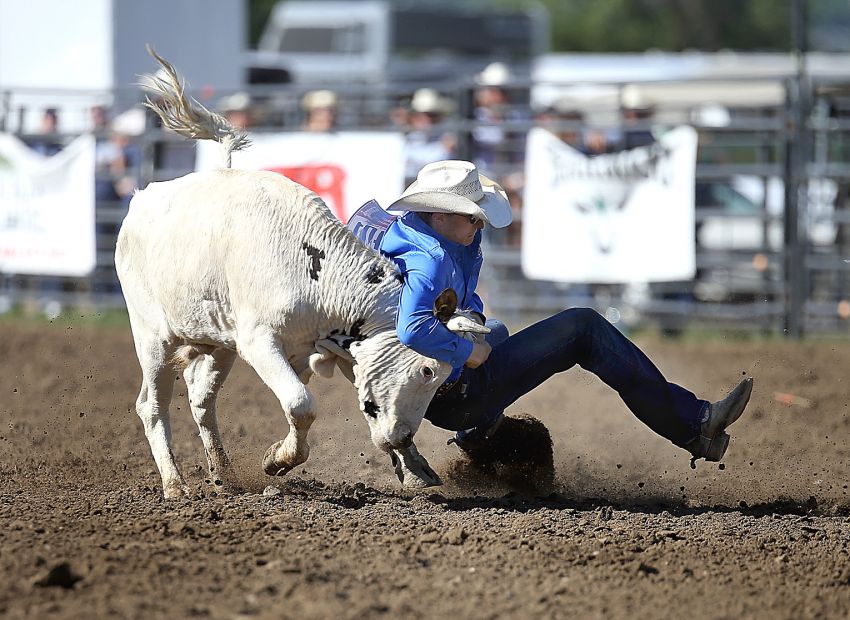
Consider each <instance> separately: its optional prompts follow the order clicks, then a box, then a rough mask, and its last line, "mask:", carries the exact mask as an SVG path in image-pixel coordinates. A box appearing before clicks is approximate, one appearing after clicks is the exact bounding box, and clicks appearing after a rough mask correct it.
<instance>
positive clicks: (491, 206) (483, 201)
mask: <svg viewBox="0 0 850 620" xmlns="http://www.w3.org/2000/svg"><path fill="white" fill-rule="evenodd" d="M387 211H421V212H425V213H454V214H458V215H472V216H474V217H477V218H480V219H482V220H484V221H485V222H487V223H489V224H490V226H493V227H494V228H504V227H505V226H507V225H508V224H510V223H511V220H512V218H513V216H512V213H511V205H510V202H508V196H507V194H505V190H503V189H502V188H501V187H500V186H499V185H498V184H497V183H496V182H495V181H491V180H490V179H488V178H487V177H485V176H484V175H483V174H480V173H479V172H478V169H477V168H476V167H475V164H473V163H471V162H468V161H458V160H446V161H438V162H434V163H433V164H428V165H427V166H424V167H423V168H422V170H420V171H419V174H418V175H416V180H415V181H414V182H413V183H411V184H410V187H408V188H407V189H406V190H404V193H403V194H402V195H401V198H399V199H398V200H396V201H395V202H394V203H392V204H391V205H390V206H389V207H387Z"/></svg>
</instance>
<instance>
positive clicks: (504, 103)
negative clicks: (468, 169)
mask: <svg viewBox="0 0 850 620" xmlns="http://www.w3.org/2000/svg"><path fill="white" fill-rule="evenodd" d="M513 79H514V76H513V73H512V72H511V70H510V69H509V68H508V67H507V65H505V64H503V63H500V62H494V63H491V64H490V65H488V66H487V67H486V68H485V69H484V70H483V71H482V72H481V73H479V74H478V75H477V76H476V81H477V82H478V88H476V90H475V95H474V96H475V101H474V111H473V116H474V118H475V120H476V121H477V126H476V127H475V129H473V131H472V157H473V159H474V160H475V162H476V164H477V165H478V167H479V168H481V169H482V170H483V171H485V172H488V171H489V172H491V173H492V172H493V166H494V165H498V164H506V163H517V162H519V161H521V159H522V157H523V155H524V147H523V145H522V144H519V143H517V144H511V140H512V139H519V138H518V136H519V134H518V133H515V132H510V131H509V130H507V129H505V127H504V123H505V122H506V121H508V122H510V121H520V120H525V119H526V118H527V117H526V116H525V115H524V114H523V113H521V112H519V111H518V110H517V109H515V108H514V107H513V106H512V105H511V101H510V97H509V96H508V84H509V83H510V82H511V81H512V80H513Z"/></svg>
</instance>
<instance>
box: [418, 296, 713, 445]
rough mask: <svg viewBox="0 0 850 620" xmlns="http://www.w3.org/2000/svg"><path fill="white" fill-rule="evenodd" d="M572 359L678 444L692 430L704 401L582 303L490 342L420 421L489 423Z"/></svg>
mask: <svg viewBox="0 0 850 620" xmlns="http://www.w3.org/2000/svg"><path fill="white" fill-rule="evenodd" d="M504 333H506V330H505V332H504ZM576 364H578V365H579V366H581V367H582V368H584V369H585V370H588V371H590V372H592V373H593V374H595V375H596V376H597V377H599V378H600V379H602V381H604V382H605V383H606V384H607V385H608V386H610V387H612V388H613V389H614V390H616V391H617V393H618V394H619V395H620V398H622V399H623V402H624V403H625V404H626V406H627V407H628V408H629V409H630V410H631V411H632V413H634V414H635V415H636V416H637V417H638V419H640V420H641V421H642V422H643V423H644V424H646V425H647V426H648V427H649V428H651V429H652V430H653V431H655V432H656V433H658V434H659V435H661V436H662V437H666V438H667V439H669V440H670V441H672V442H673V443H674V444H676V445H677V446H680V447H684V446H685V444H687V443H688V442H689V441H691V440H692V439H694V438H695V437H696V436H697V435H698V434H699V428H700V424H701V423H702V421H703V417H704V414H705V413H706V411H707V409H706V408H707V407H708V402H707V401H705V400H700V399H698V398H697V397H696V396H694V394H693V393H691V392H689V391H688V390H686V389H684V388H682V387H680V386H678V385H676V384H674V383H670V382H668V381H667V380H666V379H665V378H664V376H663V375H662V374H661V372H660V371H659V370H658V369H657V368H656V367H655V365H654V364H653V363H652V362H651V361H650V360H649V358H648V357H646V355H645V354H644V353H643V352H642V351H641V350H640V349H638V348H637V346H635V345H634V344H633V343H632V342H631V341H630V340H629V339H628V338H626V337H625V336H624V335H623V334H622V333H620V331H619V330H618V329H617V328H616V327H614V326H613V325H611V323H609V322H608V321H606V320H605V319H604V318H603V317H602V316H601V315H600V314H599V313H598V312H596V311H595V310H591V309H589V308H571V309H569V310H564V311H563V312H560V313H558V314H556V315H555V316H552V317H549V318H548V319H545V320H543V321H540V322H539V323H535V324H534V325H532V326H531V327H528V328H526V329H524V330H522V331H521V332H518V333H516V334H514V335H513V336H510V337H508V338H506V339H505V340H504V341H502V342H501V343H500V344H496V345H495V346H494V347H493V351H492V352H491V353H490V357H489V358H488V359H487V361H486V362H485V363H484V364H482V365H481V366H479V367H478V368H475V369H471V368H464V370H463V374H462V375H461V378H460V380H459V381H458V384H457V385H456V386H455V388H453V389H452V390H450V391H449V393H447V394H445V395H444V396H441V397H438V398H435V399H434V400H433V401H431V404H430V406H429V407H428V411H427V412H426V414H425V418H426V419H428V420H430V421H431V423H433V424H434V425H435V426H438V427H440V428H445V429H448V430H454V431H457V430H465V429H470V428H474V427H478V426H486V425H489V424H492V422H493V421H494V420H495V419H496V418H497V417H498V416H499V414H500V413H501V412H502V411H504V409H505V408H506V407H507V406H508V405H510V404H511V403H513V402H514V401H516V400H517V399H518V398H519V397H520V396H523V395H524V394H527V393H528V392H530V391H531V390H533V389H534V388H536V387H537V386H538V385H540V384H541V383H543V382H544V381H545V380H546V379H548V378H549V377H551V376H552V375H554V374H556V373H559V372H564V371H565V370H568V369H570V368H572V367H573V366H575V365H576Z"/></svg>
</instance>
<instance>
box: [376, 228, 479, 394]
mask: <svg viewBox="0 0 850 620" xmlns="http://www.w3.org/2000/svg"><path fill="white" fill-rule="evenodd" d="M381 252H382V253H383V254H385V255H387V256H388V257H389V258H391V259H392V260H393V261H395V263H396V265H398V268H399V270H400V271H401V274H402V276H404V286H403V287H402V291H401V296H400V298H399V304H398V318H397V320H396V331H397V332H398V338H399V340H401V342H402V344H404V345H407V346H408V347H410V348H411V349H413V350H414V351H416V352H417V353H420V354H422V355H427V356H428V357H433V358H434V359H438V360H440V361H443V362H448V363H449V364H451V365H452V367H453V368H454V370H453V372H452V374H451V375H450V376H449V378H448V381H453V380H454V379H455V378H457V376H459V375H460V372H461V369H462V368H463V365H464V363H465V362H466V360H467V359H469V356H470V354H471V353H472V343H471V342H469V341H468V340H465V339H463V338H461V337H460V336H458V335H457V334H454V333H452V332H451V331H449V330H448V329H447V328H446V326H445V325H443V324H442V323H440V321H439V320H438V319H437V317H435V316H434V301H435V300H436V299H437V296H438V295H439V294H440V293H441V292H443V291H444V290H445V289H447V288H452V289H454V291H455V293H457V298H458V308H460V309H464V310H474V311H475V312H478V313H479V314H481V315H482V316H483V315H484V304H483V303H482V301H481V298H480V297H479V296H478V294H477V293H476V292H475V287H476V286H477V285H478V273H479V271H480V270H481V262H482V260H483V258H482V255H481V231H480V230H479V231H478V232H477V233H476V234H475V240H474V241H473V242H472V243H471V244H470V245H468V246H464V245H462V244H460V243H455V242H453V241H449V240H448V239H446V238H445V237H443V236H442V235H440V234H438V233H437V232H435V231H434V230H433V229H432V228H431V227H430V226H428V224H426V223H425V222H424V221H422V220H421V219H419V217H418V216H417V215H416V214H415V213H408V214H407V215H405V216H404V217H402V218H399V219H397V220H396V221H395V222H393V223H392V225H391V226H390V227H389V228H388V229H387V232H386V233H385V234H384V237H383V239H382V240H381Z"/></svg>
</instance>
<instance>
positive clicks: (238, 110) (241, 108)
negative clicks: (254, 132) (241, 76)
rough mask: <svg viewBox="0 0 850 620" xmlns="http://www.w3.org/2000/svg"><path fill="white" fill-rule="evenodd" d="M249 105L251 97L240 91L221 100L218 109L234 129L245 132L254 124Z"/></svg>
mask: <svg viewBox="0 0 850 620" xmlns="http://www.w3.org/2000/svg"><path fill="white" fill-rule="evenodd" d="M251 105H252V101H251V95H249V94H248V93H246V92H241V91H240V92H238V93H233V94H232V95H230V96H229V97H225V98H223V99H222V100H221V101H220V102H219V106H218V109H219V111H220V112H221V113H222V115H223V116H224V118H226V119H227V120H228V121H229V122H230V124H231V125H233V126H234V127H235V128H236V129H242V130H246V129H248V128H249V127H251V125H253V124H254V118H253V114H252V109H251Z"/></svg>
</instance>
